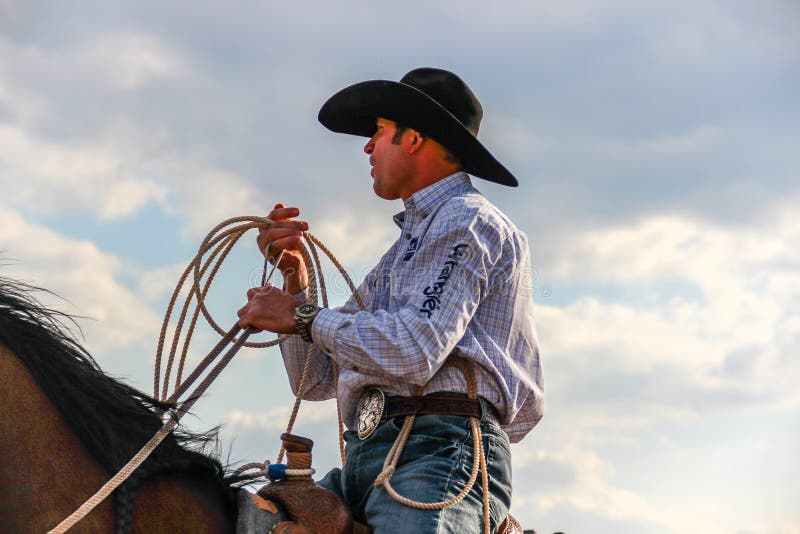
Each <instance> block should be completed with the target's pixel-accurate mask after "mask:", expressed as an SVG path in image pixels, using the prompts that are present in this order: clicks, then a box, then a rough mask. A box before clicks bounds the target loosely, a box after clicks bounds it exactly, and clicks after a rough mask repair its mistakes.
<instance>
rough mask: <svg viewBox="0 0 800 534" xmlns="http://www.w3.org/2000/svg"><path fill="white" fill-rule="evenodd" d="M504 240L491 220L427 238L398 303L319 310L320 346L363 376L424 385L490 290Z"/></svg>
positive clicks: (315, 329)
mask: <svg viewBox="0 0 800 534" xmlns="http://www.w3.org/2000/svg"><path fill="white" fill-rule="evenodd" d="M503 240H504V238H503V237H502V236H501V235H500V233H499V230H498V229H497V228H496V227H495V226H493V225H492V224H490V223H489V221H485V220H481V219H477V218H476V219H474V220H473V221H472V223H471V224H469V225H468V226H464V224H463V221H459V223H458V224H453V225H451V229H450V230H448V231H445V232H444V233H442V234H441V235H438V236H426V240H425V243H424V244H423V245H422V246H421V247H420V248H419V249H418V250H417V252H416V253H415V256H414V263H413V264H410V265H407V266H406V267H405V268H406V269H411V270H412V271H413V275H410V274H409V273H408V272H406V273H405V275H404V280H405V281H406V282H405V283H404V284H403V287H398V288H396V290H395V291H393V292H392V299H393V300H394V301H395V302H396V304H397V306H392V309H391V311H389V310H377V311H375V312H374V313H370V312H357V313H355V314H353V313H341V312H338V311H335V310H321V311H320V313H319V314H318V315H317V317H316V319H315V320H314V323H313V324H312V327H311V332H312V337H313V338H314V340H315V342H316V343H318V344H319V345H320V347H321V348H322V350H324V351H325V352H326V353H328V354H330V355H331V357H332V358H333V359H334V360H335V361H336V362H337V363H339V365H341V366H342V367H346V368H349V369H352V370H354V371H356V372H358V373H361V374H367V375H374V376H381V377H388V378H392V379H399V380H402V381H404V382H408V383H411V384H414V385H424V384H425V383H427V382H428V381H429V380H430V378H431V377H432V376H433V375H434V374H435V373H436V371H438V369H439V368H440V367H441V365H442V364H443V363H444V361H445V359H446V358H447V356H448V355H449V354H450V352H451V351H452V350H453V348H454V347H455V345H456V344H457V343H458V341H459V340H460V339H461V338H462V337H463V335H464V332H465V330H466V328H467V325H468V324H469V322H470V320H471V319H472V316H473V314H474V313H475V310H476V309H477V307H478V305H479V304H480V302H481V301H482V300H483V299H484V298H485V297H486V295H488V294H489V292H490V291H491V289H492V287H491V283H490V280H491V279H492V277H491V276H490V275H491V273H492V272H493V270H495V268H496V265H497V263H498V261H499V260H500V256H501V249H502V242H503Z"/></svg>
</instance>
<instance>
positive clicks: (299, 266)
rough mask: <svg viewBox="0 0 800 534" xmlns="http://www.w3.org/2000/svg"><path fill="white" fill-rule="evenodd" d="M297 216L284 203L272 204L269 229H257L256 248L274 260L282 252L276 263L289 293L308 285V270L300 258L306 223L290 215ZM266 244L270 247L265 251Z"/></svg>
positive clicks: (270, 259) (298, 211) (271, 260)
mask: <svg viewBox="0 0 800 534" xmlns="http://www.w3.org/2000/svg"><path fill="white" fill-rule="evenodd" d="M298 215H300V210H299V209H297V208H285V207H283V204H275V209H273V210H272V211H271V212H270V213H269V215H268V217H269V218H270V219H272V221H273V223H272V224H270V225H269V227H268V228H262V229H260V230H259V231H258V238H257V239H256V241H257V243H258V248H259V250H261V253H262V254H265V253H268V254H269V258H268V259H269V261H270V262H271V263H275V260H276V258H277V257H278V255H279V254H280V252H281V251H284V253H283V258H281V261H280V263H279V264H278V269H280V270H281V273H282V274H283V279H284V281H285V284H286V285H285V289H286V291H288V292H289V293H291V294H295V293H299V292H300V291H302V290H303V289H305V288H306V286H308V272H307V271H306V265H305V262H304V261H303V254H302V252H301V250H302V243H301V240H302V237H303V232H305V231H306V230H308V223H307V222H305V221H295V220H294V219H293V217H297V216H298ZM267 245H269V250H268V251H267V250H266V249H267Z"/></svg>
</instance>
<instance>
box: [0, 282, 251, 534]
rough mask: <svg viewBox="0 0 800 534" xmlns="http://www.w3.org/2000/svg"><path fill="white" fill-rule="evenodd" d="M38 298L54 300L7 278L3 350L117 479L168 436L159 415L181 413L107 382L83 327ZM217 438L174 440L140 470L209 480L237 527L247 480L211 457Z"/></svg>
mask: <svg viewBox="0 0 800 534" xmlns="http://www.w3.org/2000/svg"><path fill="white" fill-rule="evenodd" d="M37 291H38V292H46V293H50V294H52V293H51V292H49V291H47V290H45V289H42V288H38V287H35V286H30V285H28V284H24V283H21V282H17V281H13V280H9V279H7V278H3V277H0V344H2V345H5V346H6V347H7V348H8V349H10V350H11V351H12V352H13V353H14V354H16V356H17V357H18V358H19V359H20V360H21V361H22V363H23V364H24V365H25V367H26V368H27V369H28V370H29V371H30V372H31V374H32V375H33V377H34V379H35V380H36V382H37V383H38V384H39V387H40V388H41V389H42V391H43V392H44V393H45V395H47V397H48V398H49V399H50V401H51V402H52V403H53V404H54V405H55V406H56V408H57V409H58V411H59V413H60V415H61V417H62V418H63V419H64V421H65V422H66V423H67V425H68V426H69V427H70V428H71V429H72V431H73V432H74V434H75V436H76V437H77V438H78V440H79V441H80V442H81V443H82V444H83V446H84V447H85V448H86V450H87V451H88V452H89V454H91V456H92V457H94V458H95V460H96V461H97V462H98V463H99V464H100V465H101V466H102V467H103V468H105V469H106V470H107V471H108V472H109V474H114V473H116V472H117V471H118V470H119V469H120V468H121V467H122V466H124V465H125V464H126V463H127V462H128V460H130V459H131V457H133V455H134V454H136V452H138V451H139V449H140V448H141V447H142V445H144V444H145V443H146V442H147V441H148V440H149V439H150V438H151V437H152V436H153V435H154V434H155V433H156V432H157V431H158V430H159V429H160V428H161V426H162V419H161V417H159V416H158V415H157V414H156V412H155V410H157V411H158V412H159V413H163V412H165V411H167V410H170V409H172V408H173V407H172V406H169V405H167V404H165V403H163V402H160V401H158V400H156V399H154V398H152V397H150V396H149V395H147V394H145V393H143V392H141V391H139V390H137V389H136V388H134V387H131V386H129V385H127V384H124V383H122V382H120V381H119V380H116V379H114V378H112V377H110V376H108V375H106V374H104V373H103V372H102V371H101V369H100V367H99V365H98V364H97V362H96V361H95V360H94V358H92V356H91V355H90V354H89V353H88V352H87V350H86V349H85V348H84V347H83V346H82V345H81V343H80V342H79V341H77V339H76V338H75V337H74V335H73V334H72V332H71V331H70V329H69V327H68V326H67V325H68V324H69V323H72V326H75V327H77V326H78V325H77V323H76V321H75V318H74V317H73V316H71V315H68V314H65V313H62V312H59V311H55V310H52V309H49V308H47V307H45V306H44V305H43V304H41V303H40V302H39V301H38V300H36V299H35V298H34V297H33V296H32V293H34V292H37ZM78 328H79V327H78ZM217 432H218V428H217V429H213V430H212V431H210V432H206V433H190V432H187V431H186V430H183V429H182V430H181V431H180V432H173V433H172V434H170V435H169V436H167V438H166V439H165V440H164V441H163V442H162V443H161V444H160V445H159V446H158V448H156V450H155V451H153V453H152V455H151V456H150V457H149V458H148V459H147V461H146V462H145V463H144V465H142V466H141V467H140V470H142V472H143V473H146V475H143V474H141V473H140V478H142V477H144V476H149V475H161V474H165V473H167V472H172V473H174V474H175V475H179V476H182V477H189V478H190V479H191V480H192V481H193V483H196V482H200V481H201V480H206V481H208V483H210V484H211V485H212V486H216V487H218V488H219V491H220V493H221V495H222V496H223V499H224V505H225V508H226V509H227V511H228V513H229V515H230V516H231V517H232V518H233V519H234V520H235V518H236V495H235V493H236V487H235V486H234V484H235V483H239V482H244V481H245V479H243V478H241V477H235V476H231V475H229V474H228V473H226V468H224V467H223V465H222V464H221V462H220V461H219V460H218V459H217V458H216V457H212V456H209V455H208V454H209V453H208V451H209V449H212V448H214V449H215V448H216V447H217V444H218V441H217ZM137 472H138V471H137ZM120 489H122V488H120ZM118 491H119V490H118Z"/></svg>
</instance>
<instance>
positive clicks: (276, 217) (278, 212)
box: [267, 204, 300, 221]
mask: <svg viewBox="0 0 800 534" xmlns="http://www.w3.org/2000/svg"><path fill="white" fill-rule="evenodd" d="M298 215H300V210H299V209H298V208H294V207H290V208H284V207H283V204H275V208H274V209H273V210H272V211H271V212H269V215H267V217H269V218H270V219H272V220H273V221H286V220H289V219H291V218H292V217H297V216H298Z"/></svg>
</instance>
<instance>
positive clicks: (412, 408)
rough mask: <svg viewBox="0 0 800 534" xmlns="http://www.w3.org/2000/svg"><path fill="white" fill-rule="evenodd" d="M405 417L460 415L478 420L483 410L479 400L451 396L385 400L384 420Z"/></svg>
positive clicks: (434, 394) (389, 398)
mask: <svg viewBox="0 0 800 534" xmlns="http://www.w3.org/2000/svg"><path fill="white" fill-rule="evenodd" d="M406 415H462V416H464V417H477V418H479V419H480V417H481V416H482V415H483V410H482V409H481V401H480V400H478V399H469V398H467V397H459V396H453V395H437V394H436V393H432V394H430V395H426V396H424V397H387V398H386V408H385V409H384V410H383V419H384V420H386V419H393V418H395V417H402V416H406Z"/></svg>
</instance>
